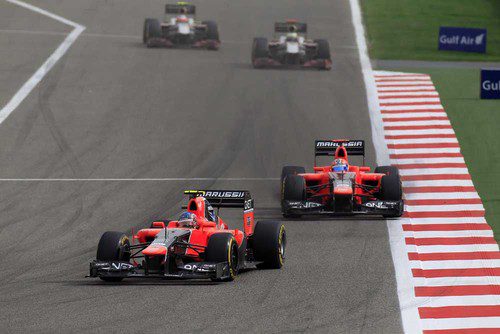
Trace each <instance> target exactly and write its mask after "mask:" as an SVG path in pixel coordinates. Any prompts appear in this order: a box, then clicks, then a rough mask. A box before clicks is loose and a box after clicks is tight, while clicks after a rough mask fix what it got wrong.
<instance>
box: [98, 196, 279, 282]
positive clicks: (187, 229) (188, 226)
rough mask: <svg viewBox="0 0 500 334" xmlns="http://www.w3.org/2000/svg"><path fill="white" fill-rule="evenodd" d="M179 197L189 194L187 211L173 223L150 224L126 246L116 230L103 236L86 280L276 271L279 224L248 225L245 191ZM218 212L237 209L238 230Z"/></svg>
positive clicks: (227, 277)
mask: <svg viewBox="0 0 500 334" xmlns="http://www.w3.org/2000/svg"><path fill="white" fill-rule="evenodd" d="M185 193H186V194H188V195H189V202H188V204H187V206H186V207H184V209H186V210H187V211H186V212H184V213H183V214H182V215H181V217H180V218H179V219H178V220H172V221H155V222H153V223H152V224H151V227H149V228H145V229H141V230H139V231H138V232H137V234H133V236H132V242H130V240H129V239H128V237H127V236H126V235H125V234H123V233H121V232H111V231H110V232H105V233H104V234H103V235H102V237H101V239H100V241H99V245H98V247H97V257H96V260H94V261H92V262H91V263H90V277H99V278H101V279H102V280H104V281H111V282H117V281H121V280H122V279H123V278H127V277H149V278H165V279H168V278H174V279H175V278H177V279H187V278H193V279H203V278H206V279H208V278H210V279H212V280H214V281H231V280H233V279H234V278H235V276H236V275H237V274H238V271H239V270H240V269H245V268H252V267H255V266H257V267H259V268H262V267H264V268H276V269H279V268H281V267H282V265H283V263H284V261H285V249H286V233H285V226H284V225H283V223H281V222H278V221H259V222H257V223H256V224H255V227H254V213H253V199H252V198H251V197H250V193H249V192H248V191H240V190H229V191H227V190H202V191H197V190H195V191H186V192H185ZM214 208H216V209H217V212H215V210H214ZM220 208H239V209H242V210H243V226H244V228H243V231H241V230H238V229H233V230H231V229H229V228H228V226H227V225H226V223H225V222H224V221H223V220H222V218H220V217H219V215H218V213H219V209H220ZM135 241H137V243H136V242H135ZM138 260H140V261H141V263H138Z"/></svg>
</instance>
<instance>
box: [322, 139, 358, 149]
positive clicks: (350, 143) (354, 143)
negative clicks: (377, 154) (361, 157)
mask: <svg viewBox="0 0 500 334" xmlns="http://www.w3.org/2000/svg"><path fill="white" fill-rule="evenodd" d="M339 146H340V142H335V141H319V142H317V143H316V147H339ZM344 147H363V141H362V140H357V141H348V142H345V143H344Z"/></svg>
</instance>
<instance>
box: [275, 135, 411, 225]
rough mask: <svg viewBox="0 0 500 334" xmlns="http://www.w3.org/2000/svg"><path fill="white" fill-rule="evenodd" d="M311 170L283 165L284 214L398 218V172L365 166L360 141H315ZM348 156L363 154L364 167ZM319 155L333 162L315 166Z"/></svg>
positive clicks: (400, 200) (400, 206) (400, 199)
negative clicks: (350, 159) (355, 163)
mask: <svg viewBox="0 0 500 334" xmlns="http://www.w3.org/2000/svg"><path fill="white" fill-rule="evenodd" d="M314 153H315V158H314V170H313V172H312V173H306V172H305V169H304V167H300V166H285V167H283V169H282V172H281V210H282V213H283V216H284V217H286V218H289V217H300V216H302V215H307V214H326V215H353V214H371V215H382V216H384V217H400V216H401V215H402V214H403V208H404V202H403V192H402V186H401V179H400V177H399V171H398V169H397V168H396V167H394V166H380V167H377V168H375V171H374V172H370V167H367V166H365V143H364V141H363V140H346V139H340V140H316V141H315V152H314ZM348 155H351V156H355V155H358V156H363V166H355V165H352V164H350V163H349V160H348ZM318 156H333V157H334V160H333V162H332V163H330V164H328V165H326V166H317V157H318Z"/></svg>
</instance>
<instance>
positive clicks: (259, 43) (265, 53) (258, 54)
mask: <svg viewBox="0 0 500 334" xmlns="http://www.w3.org/2000/svg"><path fill="white" fill-rule="evenodd" d="M262 58H265V59H267V58H269V43H268V41H267V38H264V37H256V38H254V39H253V44H252V65H253V67H254V68H262V67H264V65H259V63H258V61H257V60H258V59H262Z"/></svg>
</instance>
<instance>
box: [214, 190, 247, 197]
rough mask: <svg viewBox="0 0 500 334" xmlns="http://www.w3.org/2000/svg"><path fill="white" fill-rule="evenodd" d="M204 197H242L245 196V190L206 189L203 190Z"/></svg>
mask: <svg viewBox="0 0 500 334" xmlns="http://www.w3.org/2000/svg"><path fill="white" fill-rule="evenodd" d="M205 197H216V198H219V197H223V198H228V197H229V198H242V197H245V192H243V191H207V192H205Z"/></svg>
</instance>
